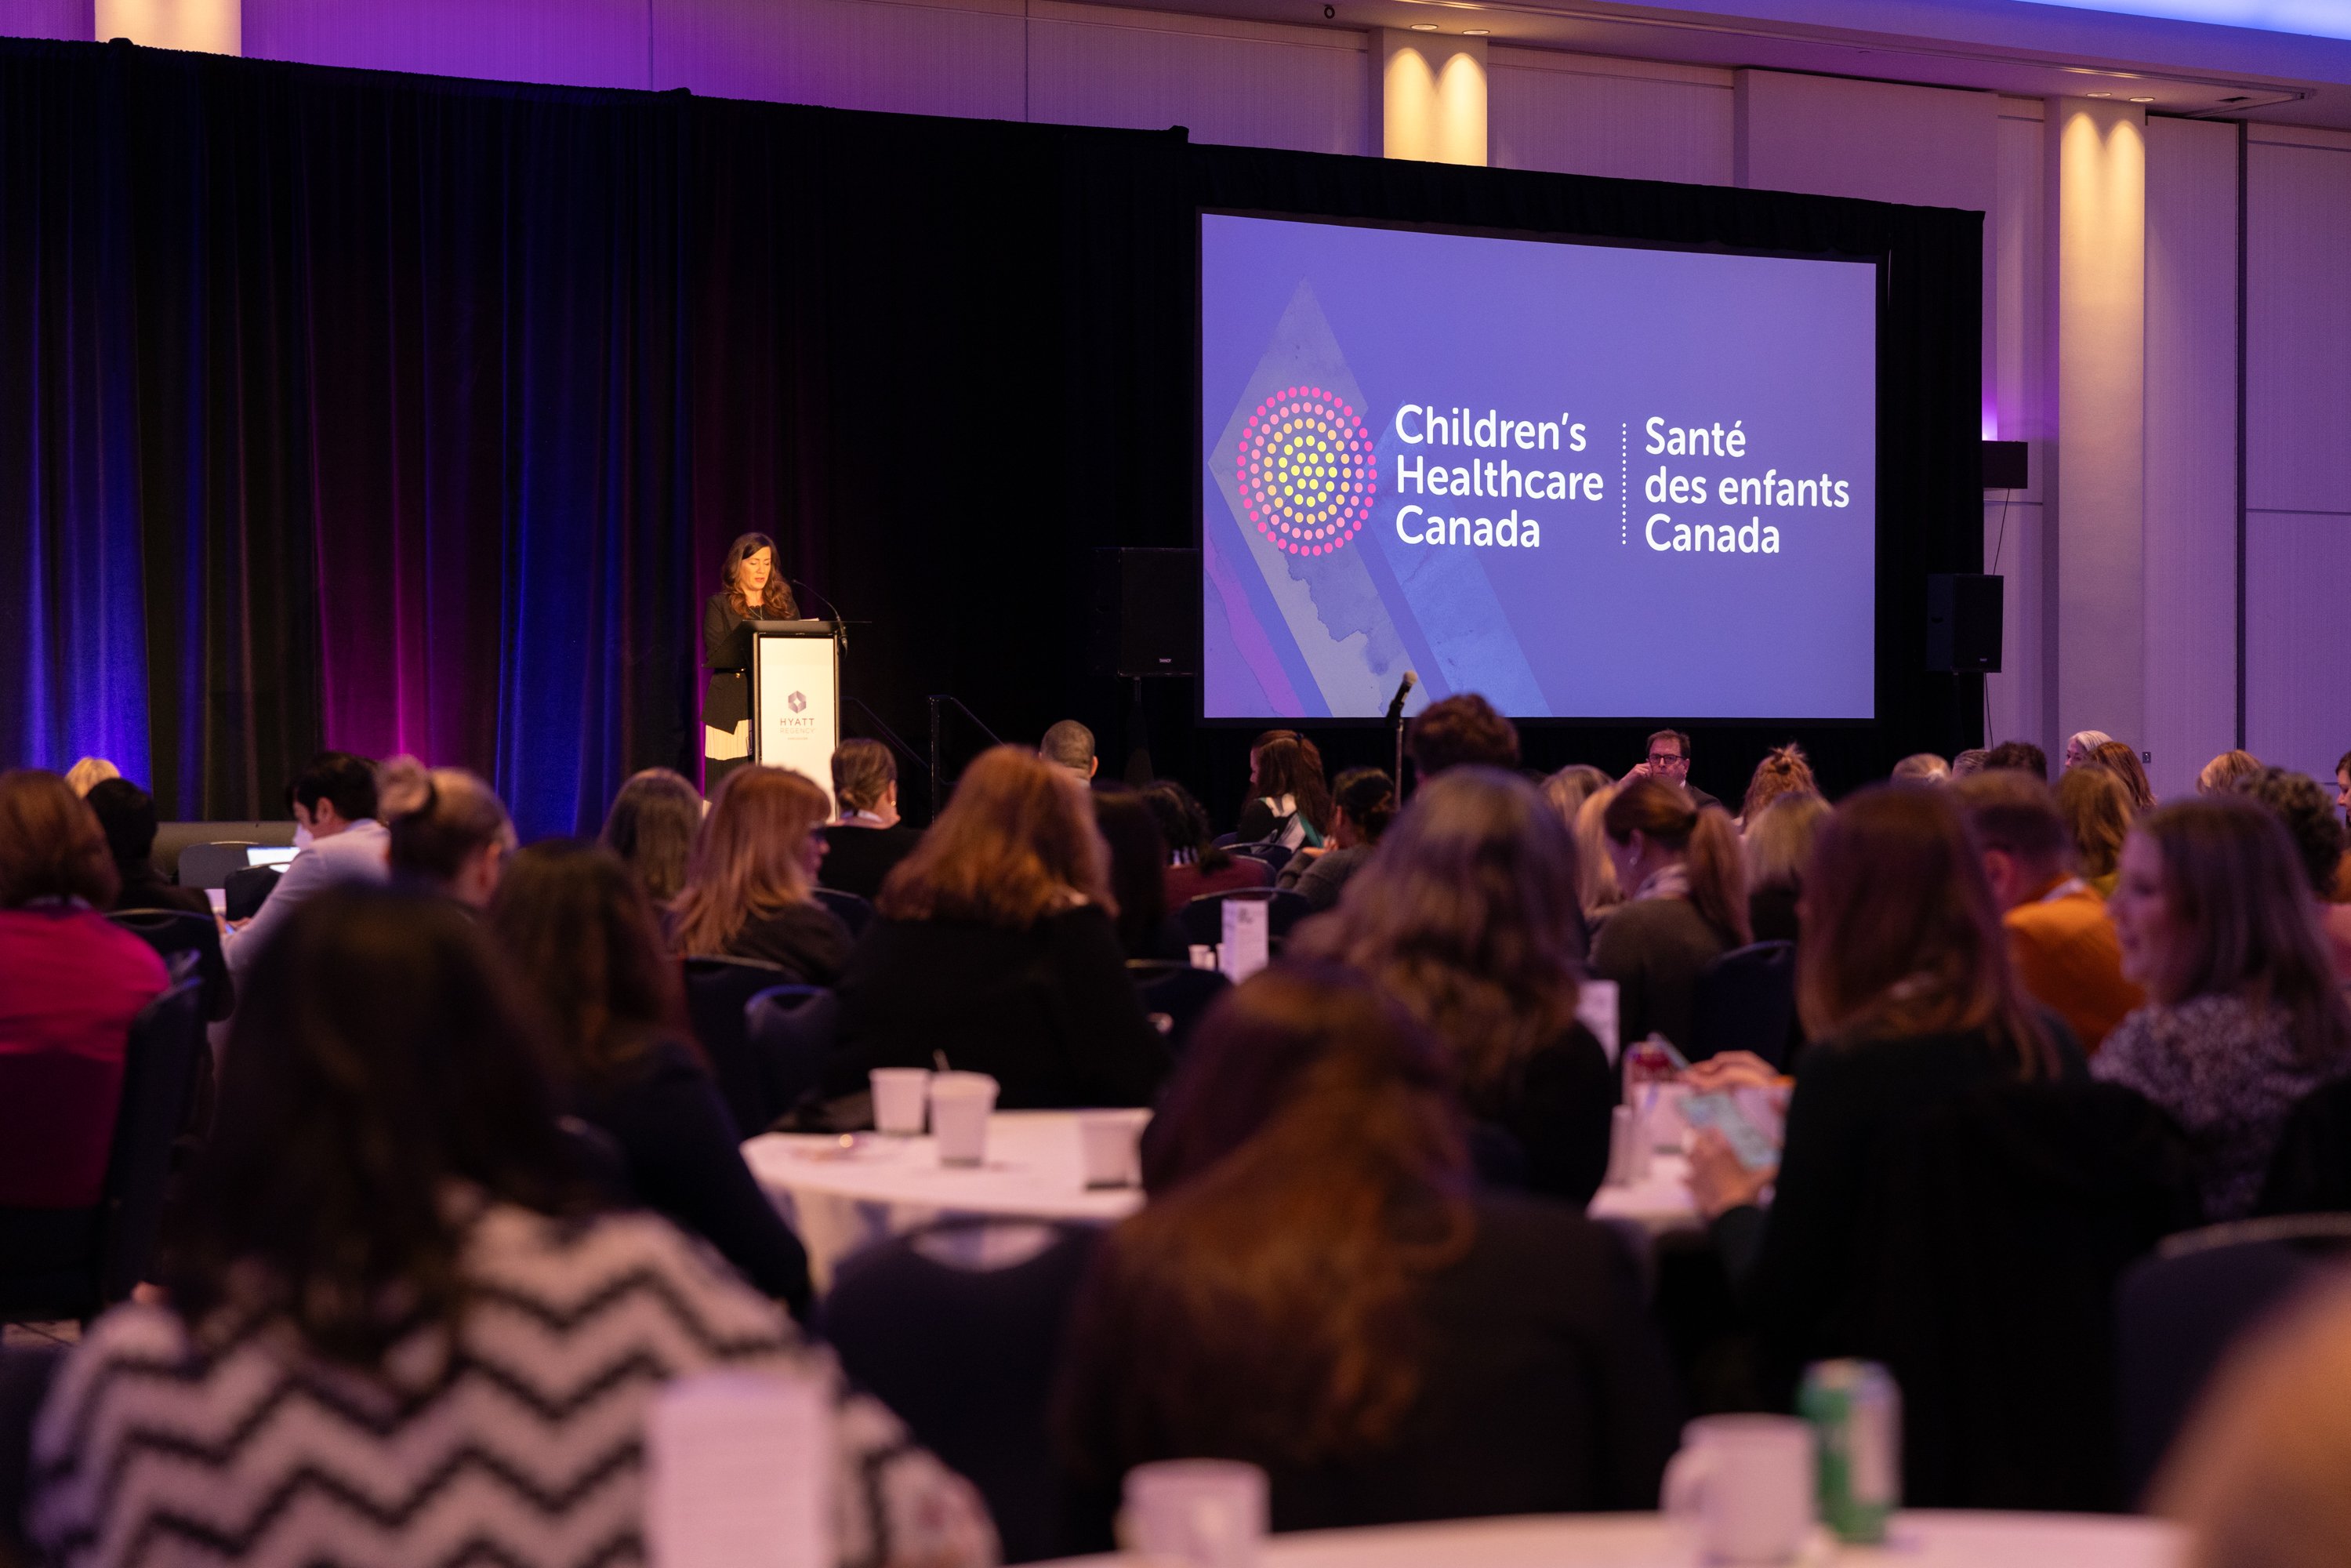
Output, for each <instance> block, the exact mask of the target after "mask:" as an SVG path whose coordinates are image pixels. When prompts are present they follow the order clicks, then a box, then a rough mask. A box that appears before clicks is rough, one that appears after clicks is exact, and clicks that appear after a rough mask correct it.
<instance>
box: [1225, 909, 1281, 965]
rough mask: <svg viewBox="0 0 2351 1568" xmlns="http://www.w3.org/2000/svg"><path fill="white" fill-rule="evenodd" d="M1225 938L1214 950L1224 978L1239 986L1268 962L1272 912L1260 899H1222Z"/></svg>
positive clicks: (1271, 934) (1271, 932)
mask: <svg viewBox="0 0 2351 1568" xmlns="http://www.w3.org/2000/svg"><path fill="white" fill-rule="evenodd" d="M1224 915H1225V940H1224V943H1223V945H1222V946H1220V947H1219V948H1218V949H1217V952H1218V954H1219V955H1220V956H1221V958H1222V962H1223V965H1224V970H1225V978H1227V979H1228V980H1230V981H1231V982H1232V983H1233V984H1234V985H1236V986H1238V985H1239V984H1240V983H1241V982H1242V981H1243V980H1246V979H1248V978H1249V977H1250V976H1251V975H1254V974H1256V973H1257V972H1258V971H1259V969H1262V968H1264V967H1266V965H1267V963H1269V962H1270V949H1271V947H1272V936H1273V915H1272V910H1271V908H1270V906H1269V905H1268V904H1267V903H1266V901H1265V900H1264V899H1261V898H1228V899H1227V900H1225V902H1224Z"/></svg>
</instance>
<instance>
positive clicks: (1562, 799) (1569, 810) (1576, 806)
mask: <svg viewBox="0 0 2351 1568" xmlns="http://www.w3.org/2000/svg"><path fill="white" fill-rule="evenodd" d="M1607 788H1608V775H1606V774H1605V773H1603V772H1602V771H1600V769H1598V768H1594V767H1593V766H1592V765H1591V764H1590V763H1588V762H1577V763H1572V764H1570V765H1569V766H1567V767H1565V768H1561V769H1560V770H1559V771H1558V772H1556V773H1554V774H1552V776H1551V777H1550V778H1548V779H1544V780H1543V784H1542V794H1543V799H1544V800H1548V801H1550V802H1551V805H1552V810H1554V811H1557V812H1558V813H1559V820H1560V821H1562V822H1564V823H1566V824H1567V825H1568V827H1569V828H1571V829H1573V827H1574V826H1575V819H1576V815H1577V813H1578V812H1580V811H1582V810H1583V803H1584V802H1585V801H1586V800H1591V799H1592V797H1593V796H1594V795H1596V794H1598V793H1599V792H1600V791H1601V790H1603V789H1607ZM1576 847H1577V848H1578V849H1582V848H1583V845H1581V844H1578V845H1577V846H1576Z"/></svg>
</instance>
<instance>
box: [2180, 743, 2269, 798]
mask: <svg viewBox="0 0 2351 1568" xmlns="http://www.w3.org/2000/svg"><path fill="white" fill-rule="evenodd" d="M2261 770H2262V759H2261V758H2258V757H2255V756H2254V755H2253V754H2252V752H2250V751H2244V750H2232V751H2224V752H2222V753H2220V756H2218V757H2216V758H2212V760H2211V761H2210V762H2208V763H2206V764H2205V765H2204V767H2203V770H2202V771H2200V772H2199V773H2198V774H2197V775H2196V792H2197V793H2198V794H2199V795H2227V794H2231V793H2232V792H2233V791H2234V790H2235V789H2236V788H2237V780H2238V779H2242V778H2244V777H2245V776H2246V775H2247V774H2249V773H2259V772H2260V771H2261Z"/></svg>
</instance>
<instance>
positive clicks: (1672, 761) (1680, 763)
mask: <svg viewBox="0 0 2351 1568" xmlns="http://www.w3.org/2000/svg"><path fill="white" fill-rule="evenodd" d="M1649 766H1650V767H1652V768H1687V767H1688V766H1689V758H1687V757H1683V756H1681V755H1680V754H1678V753H1677V752H1671V751H1652V752H1651V753H1649Z"/></svg>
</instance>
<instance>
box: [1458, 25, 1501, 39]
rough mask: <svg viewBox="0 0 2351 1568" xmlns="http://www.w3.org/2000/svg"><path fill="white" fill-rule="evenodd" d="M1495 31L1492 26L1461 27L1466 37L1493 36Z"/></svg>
mask: <svg viewBox="0 0 2351 1568" xmlns="http://www.w3.org/2000/svg"><path fill="white" fill-rule="evenodd" d="M1493 31H1494V29H1493V28H1491V27H1464V28H1462V29H1461V36H1462V37H1465V38H1483V37H1490V36H1492V34H1493Z"/></svg>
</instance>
